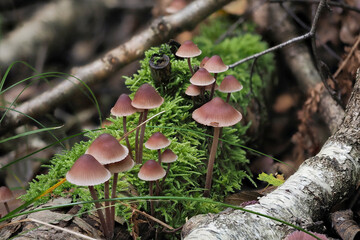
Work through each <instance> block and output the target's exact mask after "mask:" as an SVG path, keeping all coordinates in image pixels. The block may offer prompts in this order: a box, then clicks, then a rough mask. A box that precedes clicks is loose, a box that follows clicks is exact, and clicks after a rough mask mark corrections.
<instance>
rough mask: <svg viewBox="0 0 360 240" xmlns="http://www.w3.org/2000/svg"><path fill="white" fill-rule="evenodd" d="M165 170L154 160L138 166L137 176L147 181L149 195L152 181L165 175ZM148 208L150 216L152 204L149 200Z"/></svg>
mask: <svg viewBox="0 0 360 240" xmlns="http://www.w3.org/2000/svg"><path fill="white" fill-rule="evenodd" d="M165 174H166V172H165V170H164V169H163V168H162V167H161V165H160V163H158V162H156V161H155V160H148V161H147V162H145V163H144V165H143V166H142V167H141V168H140V171H139V173H138V177H139V178H140V179H141V180H144V181H148V182H149V195H150V196H152V195H153V183H154V181H157V180H159V179H161V178H163V177H164V176H165ZM150 210H151V216H154V204H153V202H152V201H151V200H150Z"/></svg>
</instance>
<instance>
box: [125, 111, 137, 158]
mask: <svg viewBox="0 0 360 240" xmlns="http://www.w3.org/2000/svg"><path fill="white" fill-rule="evenodd" d="M123 129H124V135H125V136H126V133H127V130H126V116H123ZM125 141H126V146H127V148H128V149H129V154H130V157H131V158H132V159H134V158H133V155H132V150H131V146H130V142H129V138H128V136H126V137H125Z"/></svg>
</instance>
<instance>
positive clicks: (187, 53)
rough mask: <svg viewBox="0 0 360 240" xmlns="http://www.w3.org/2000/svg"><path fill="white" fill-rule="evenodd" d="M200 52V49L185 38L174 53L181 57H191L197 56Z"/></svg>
mask: <svg viewBox="0 0 360 240" xmlns="http://www.w3.org/2000/svg"><path fill="white" fill-rule="evenodd" d="M200 54H201V50H200V49H199V48H198V46H196V44H195V43H193V42H192V41H190V40H187V41H185V42H183V44H181V46H180V47H179V49H178V50H177V52H176V53H175V55H176V56H178V57H182V58H192V57H196V56H199V55H200Z"/></svg>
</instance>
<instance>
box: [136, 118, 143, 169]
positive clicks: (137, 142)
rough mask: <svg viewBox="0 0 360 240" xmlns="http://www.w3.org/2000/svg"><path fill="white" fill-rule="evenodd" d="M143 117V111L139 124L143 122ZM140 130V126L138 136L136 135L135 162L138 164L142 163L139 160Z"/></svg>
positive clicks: (137, 130)
mask: <svg viewBox="0 0 360 240" xmlns="http://www.w3.org/2000/svg"><path fill="white" fill-rule="evenodd" d="M142 118H143V112H141V113H140V116H139V123H138V126H139V125H140V124H141V123H142ZM139 132H140V128H139V127H138V128H137V129H136V136H135V162H136V164H140V163H141V162H140V161H139Z"/></svg>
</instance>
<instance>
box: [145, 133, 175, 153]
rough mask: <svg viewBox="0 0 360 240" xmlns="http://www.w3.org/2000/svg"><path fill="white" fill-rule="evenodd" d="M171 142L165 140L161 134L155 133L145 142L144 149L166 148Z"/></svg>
mask: <svg viewBox="0 0 360 240" xmlns="http://www.w3.org/2000/svg"><path fill="white" fill-rule="evenodd" d="M170 143H171V141H170V140H169V139H167V138H166V137H165V136H164V134H162V133H161V132H156V133H154V134H153V135H151V137H150V138H149V139H148V140H147V141H146V143H145V147H146V148H148V149H151V150H157V149H161V148H166V147H167V146H169V145H170Z"/></svg>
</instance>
